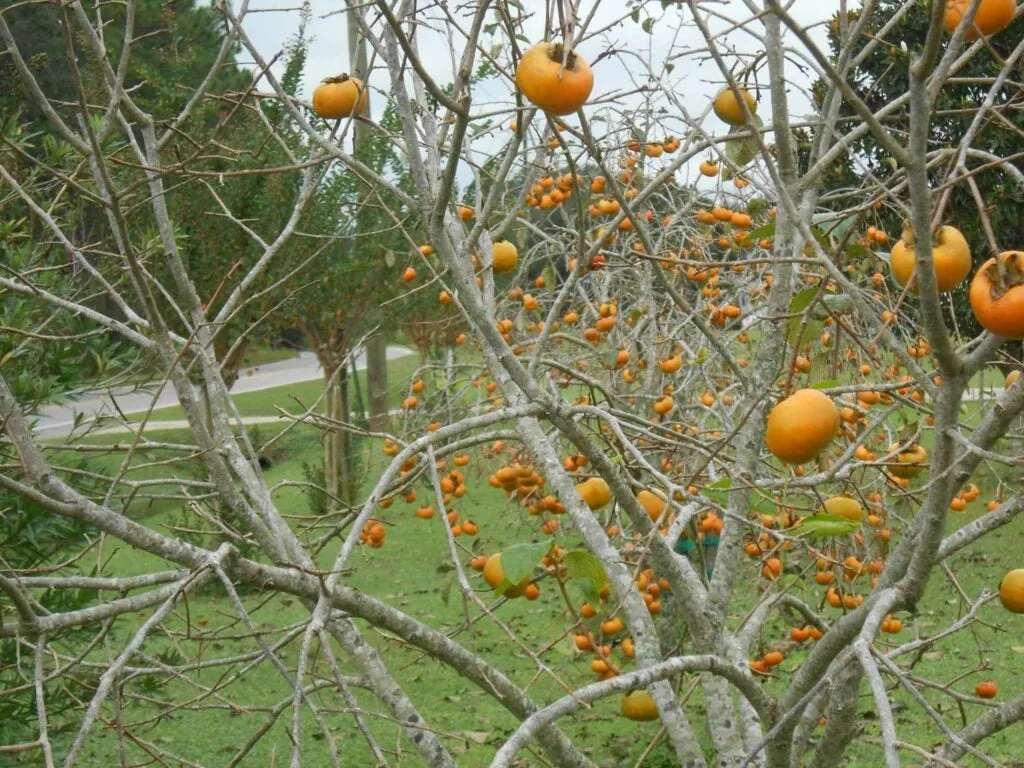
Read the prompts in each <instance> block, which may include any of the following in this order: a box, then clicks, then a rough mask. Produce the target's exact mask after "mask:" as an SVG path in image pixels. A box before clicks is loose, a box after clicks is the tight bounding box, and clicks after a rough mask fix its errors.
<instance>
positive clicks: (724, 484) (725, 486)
mask: <svg viewBox="0 0 1024 768" xmlns="http://www.w3.org/2000/svg"><path fill="white" fill-rule="evenodd" d="M731 488H732V478H731V477H723V478H722V479H721V480H716V481H715V482H714V483H712V484H711V485H709V486H708V487H707V488H705V489H704V490H703V491H702V493H703V494H704V495H705V496H706V497H707V498H709V499H711V501H713V502H715V503H716V504H718V505H720V506H723V507H724V506H725V505H726V504H728V503H729V491H730V489H731Z"/></svg>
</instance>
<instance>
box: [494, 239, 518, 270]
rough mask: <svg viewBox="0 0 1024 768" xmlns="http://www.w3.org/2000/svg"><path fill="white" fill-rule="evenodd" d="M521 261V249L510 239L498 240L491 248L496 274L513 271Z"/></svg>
mask: <svg viewBox="0 0 1024 768" xmlns="http://www.w3.org/2000/svg"><path fill="white" fill-rule="evenodd" d="M518 263H519V249H518V248H516V247H515V245H513V244H512V243H510V242H509V241H508V240H498V241H497V242H496V243H495V244H494V246H493V247H492V248H491V268H492V269H493V270H494V272H495V273H496V274H501V273H504V272H511V271H512V270H513V269H515V268H516V264H518Z"/></svg>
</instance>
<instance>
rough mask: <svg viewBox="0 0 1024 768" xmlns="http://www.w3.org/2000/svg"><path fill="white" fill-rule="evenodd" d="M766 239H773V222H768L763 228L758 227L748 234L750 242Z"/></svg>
mask: <svg viewBox="0 0 1024 768" xmlns="http://www.w3.org/2000/svg"><path fill="white" fill-rule="evenodd" d="M766 237H775V222H774V221H769V222H768V223H767V224H765V225H764V226H763V227H758V228H757V229H755V230H754V231H753V232H751V233H750V239H751V240H762V239H763V238H766Z"/></svg>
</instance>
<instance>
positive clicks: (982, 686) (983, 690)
mask: <svg viewBox="0 0 1024 768" xmlns="http://www.w3.org/2000/svg"><path fill="white" fill-rule="evenodd" d="M974 692H975V693H976V694H978V698H979V699H994V698H995V697H996V696H997V695H998V694H999V689H998V688H997V687H996V684H995V683H993V682H992V681H991V680H982V681H981V682H980V683H978V684H977V685H976V686H974Z"/></svg>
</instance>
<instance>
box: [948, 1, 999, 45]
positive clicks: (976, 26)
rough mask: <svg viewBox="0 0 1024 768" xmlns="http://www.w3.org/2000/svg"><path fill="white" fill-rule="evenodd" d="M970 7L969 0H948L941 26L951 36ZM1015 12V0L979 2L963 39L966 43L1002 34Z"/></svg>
mask: <svg viewBox="0 0 1024 768" xmlns="http://www.w3.org/2000/svg"><path fill="white" fill-rule="evenodd" d="M970 6H971V0H948V2H947V3H946V15H945V18H944V19H943V26H945V28H946V32H947V33H949V34H953V32H954V31H955V30H956V28H957V27H958V26H960V22H961V21H962V20H963V18H964V16H965V15H966V14H967V9H968V8H970ZM1016 12H1017V0H981V2H980V3H978V10H977V12H976V13H975V14H974V23H973V24H971V26H970V27H969V28H968V29H967V32H966V33H965V34H964V39H965V40H967V41H968V42H971V41H973V40H977V39H978V38H979V37H983V36H984V37H988V36H989V35H994V34H996V33H997V32H1002V31H1003V30H1004V29H1006V28H1007V27H1008V26H1010V23H1011V22H1012V21H1013V17H1014V14H1015V13H1016Z"/></svg>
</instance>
